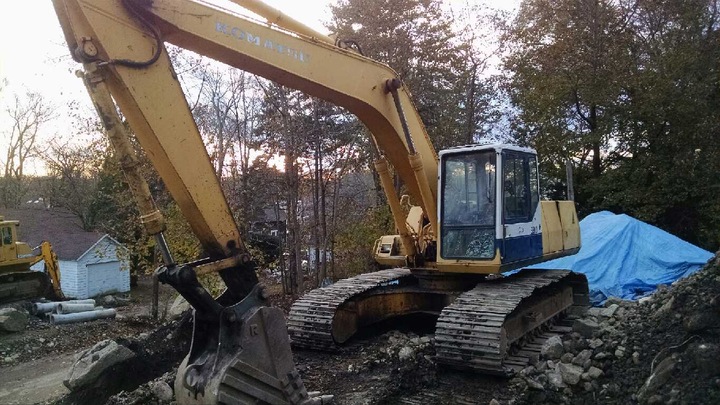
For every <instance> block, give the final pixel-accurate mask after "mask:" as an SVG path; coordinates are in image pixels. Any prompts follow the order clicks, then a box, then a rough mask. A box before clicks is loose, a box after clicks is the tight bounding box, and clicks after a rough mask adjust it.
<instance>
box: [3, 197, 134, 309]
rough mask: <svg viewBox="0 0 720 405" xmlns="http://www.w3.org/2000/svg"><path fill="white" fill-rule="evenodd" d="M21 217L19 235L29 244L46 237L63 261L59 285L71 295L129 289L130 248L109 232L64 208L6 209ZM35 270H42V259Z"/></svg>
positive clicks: (5, 212) (106, 292) (89, 295)
mask: <svg viewBox="0 0 720 405" xmlns="http://www.w3.org/2000/svg"><path fill="white" fill-rule="evenodd" d="M3 214H4V215H5V217H6V218H11V219H17V220H19V221H20V229H19V237H20V240H21V241H24V242H28V243H29V244H30V246H37V245H39V244H40V243H41V242H42V241H44V240H46V241H48V242H50V243H51V244H52V246H53V250H55V253H56V254H57V256H58V262H59V263H58V264H59V265H60V286H61V287H62V290H63V293H64V294H65V296H66V297H68V298H80V299H83V298H92V297H97V296H101V295H105V294H112V293H124V292H129V291H130V267H129V263H128V260H127V257H128V255H127V249H126V248H125V247H124V246H122V244H121V243H120V242H118V241H117V240H115V239H114V238H112V237H111V236H109V235H107V234H102V233H98V232H87V231H84V230H83V229H82V228H81V227H80V226H79V221H78V220H77V217H75V216H74V215H72V214H70V213H68V212H66V211H61V210H56V209H55V210H53V209H50V210H47V209H42V208H40V209H38V208H21V209H7V210H3ZM32 269H33V270H38V271H42V270H43V263H42V262H40V263H37V264H35V265H34V266H33V267H32Z"/></svg>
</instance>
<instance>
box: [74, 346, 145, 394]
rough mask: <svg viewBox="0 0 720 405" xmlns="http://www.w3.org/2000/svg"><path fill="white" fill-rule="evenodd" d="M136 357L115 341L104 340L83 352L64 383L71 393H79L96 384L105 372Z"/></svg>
mask: <svg viewBox="0 0 720 405" xmlns="http://www.w3.org/2000/svg"><path fill="white" fill-rule="evenodd" d="M133 357H135V353H134V352H133V351H132V350H130V349H128V348H127V347H125V346H121V345H119V344H117V342H115V341H114V340H103V341H102V342H98V343H97V344H95V346H93V347H92V348H90V349H88V350H86V351H84V352H82V353H81V354H80V356H79V358H78V359H77V360H76V361H75V364H73V366H72V368H71V369H70V376H69V377H68V379H67V380H65V381H63V383H64V384H65V386H66V387H67V388H68V389H69V390H70V391H78V390H80V389H82V388H84V387H87V386H89V385H91V384H92V383H94V382H95V381H96V380H97V379H98V378H99V377H100V375H102V373H103V371H105V370H107V369H108V368H110V367H112V366H114V365H116V364H119V363H122V362H124V361H126V360H129V359H131V358H133Z"/></svg>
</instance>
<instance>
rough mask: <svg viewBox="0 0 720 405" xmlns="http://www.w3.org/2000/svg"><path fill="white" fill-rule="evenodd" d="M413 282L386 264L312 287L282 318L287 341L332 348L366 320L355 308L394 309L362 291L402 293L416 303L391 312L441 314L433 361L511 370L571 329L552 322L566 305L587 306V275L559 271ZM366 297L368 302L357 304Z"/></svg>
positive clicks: (498, 371) (409, 275) (384, 311)
mask: <svg viewBox="0 0 720 405" xmlns="http://www.w3.org/2000/svg"><path fill="white" fill-rule="evenodd" d="M417 281H418V280H417V278H416V277H415V276H414V275H413V274H412V273H411V271H410V270H408V269H391V270H383V271H379V272H375V273H369V274H363V275H360V276H357V277H353V278H350V279H345V280H341V281H339V282H337V283H335V284H334V285H332V286H329V287H325V288H319V289H316V290H313V291H310V292H309V293H307V294H306V295H305V296H303V297H302V298H300V299H299V300H297V301H296V302H295V303H294V304H293V306H292V308H291V310H290V315H289V317H288V322H287V323H288V332H289V335H290V338H291V340H292V344H293V346H295V347H300V348H308V349H315V350H333V349H335V348H337V345H338V344H341V343H343V342H345V341H346V340H347V339H348V338H349V337H350V336H351V335H352V333H354V331H355V330H356V329H357V327H360V326H363V325H365V324H367V323H370V322H364V321H358V319H360V318H352V316H353V314H355V313H362V312H371V313H373V314H374V315H375V318H372V319H371V320H373V321H376V320H379V319H380V316H379V315H378V314H385V315H388V314H387V313H388V312H392V311H391V307H390V305H388V303H389V302H391V301H390V300H384V301H375V302H373V301H369V300H368V297H371V298H373V297H375V298H378V297H388V296H390V295H392V294H401V293H403V292H405V293H407V295H404V296H403V297H402V299H401V300H400V301H401V302H404V303H407V302H411V301H415V302H414V303H413V304H412V305H408V306H404V307H401V309H405V310H406V311H405V312H403V311H402V310H397V307H395V308H394V309H396V310H395V312H394V313H393V314H391V315H399V314H403V313H409V312H411V311H407V309H408V308H411V309H412V310H415V311H417V310H418V309H422V310H424V312H433V313H436V314H438V313H439V314H440V315H439V317H438V320H437V324H436V330H435V350H436V356H437V357H436V359H437V362H438V363H440V364H445V365H449V366H451V367H453V368H460V369H470V370H474V371H478V372H482V373H486V374H495V375H502V376H509V375H512V374H513V373H514V372H516V371H518V370H520V369H522V368H523V367H525V366H526V365H527V364H528V363H529V361H530V359H531V358H532V357H536V356H538V355H539V351H540V346H541V344H542V341H544V340H545V339H547V338H548V337H550V336H552V335H556V334H562V333H566V332H568V331H569V330H570V328H568V327H567V326H563V325H560V324H559V323H558V322H559V321H560V320H561V318H562V316H563V315H564V314H565V312H566V311H567V310H568V309H569V308H570V307H572V306H575V305H578V306H586V305H587V304H588V286H587V280H586V278H585V276H584V275H582V274H577V273H572V272H570V271H564V270H523V271H521V272H519V273H517V274H514V275H512V276H509V277H503V278H500V279H497V280H486V281H483V282H481V283H479V284H477V285H476V286H475V287H474V288H472V289H469V290H467V291H465V292H463V291H431V290H428V289H426V288H425V289H424V288H422V287H420V286H419V285H418V284H417ZM438 296H442V298H443V299H444V301H443V300H441V299H437V297H438ZM366 302H369V303H370V305H369V306H363V303H366ZM443 302H444V303H443ZM418 303H420V304H418ZM368 308H370V310H369V309H368ZM348 314H350V315H348ZM348 316H350V318H348ZM388 316H389V315H388ZM348 319H350V321H348Z"/></svg>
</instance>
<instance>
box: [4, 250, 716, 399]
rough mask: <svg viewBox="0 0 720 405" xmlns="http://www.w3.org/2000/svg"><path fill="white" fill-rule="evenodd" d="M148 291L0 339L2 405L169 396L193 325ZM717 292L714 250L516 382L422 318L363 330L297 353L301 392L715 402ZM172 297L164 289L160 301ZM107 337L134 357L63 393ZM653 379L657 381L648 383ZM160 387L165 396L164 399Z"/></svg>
mask: <svg viewBox="0 0 720 405" xmlns="http://www.w3.org/2000/svg"><path fill="white" fill-rule="evenodd" d="M264 283H268V281H267V280H265V281H264ZM269 290H270V291H271V294H272V298H271V301H272V302H273V304H274V305H275V306H278V307H280V308H283V309H284V310H285V311H286V312H287V310H288V309H289V306H290V305H291V303H292V300H291V299H290V298H289V297H287V296H284V295H282V294H281V291H280V289H279V288H278V287H277V286H271V288H269ZM150 292H151V286H150V280H149V279H145V280H141V282H140V285H139V287H138V288H136V289H134V290H133V292H132V299H131V305H129V306H127V307H122V308H119V309H118V310H119V313H120V314H121V315H122V316H121V317H119V318H118V319H116V320H112V321H97V322H93V323H86V324H76V325H63V326H58V327H56V326H50V325H48V324H46V323H44V322H43V321H41V320H38V319H35V320H33V321H32V322H31V324H30V326H29V328H28V330H27V331H26V332H25V333H21V334H15V335H2V336H0V359H7V358H11V361H10V362H5V360H3V362H2V364H1V365H0V404H25V403H28V404H29V403H53V404H57V405H65V404H86V403H107V404H112V405H131V404H132V405H140V404H172V403H174V401H172V399H171V398H172V389H171V388H170V387H172V384H173V381H174V370H175V368H176V367H177V365H178V363H179V361H180V359H181V358H182V357H183V355H184V353H186V351H187V350H188V343H189V341H190V330H191V327H190V324H191V322H190V318H189V316H188V314H187V313H186V314H185V315H184V316H183V317H182V318H179V319H178V320H175V321H172V322H165V323H162V322H156V321H153V320H152V319H150V318H149V313H150ZM719 293H720V260H719V259H717V258H716V259H713V260H712V261H711V263H710V264H709V265H708V266H707V267H706V268H705V269H704V270H702V271H700V272H698V273H697V274H696V275H693V276H691V277H689V278H688V279H686V280H682V281H680V282H678V283H677V284H676V285H673V286H669V287H663V288H661V289H660V290H659V291H658V292H657V293H656V294H654V295H653V297H652V298H650V299H648V300H646V301H645V302H643V303H640V304H639V303H635V302H629V301H612V302H608V304H607V306H608V307H607V308H595V309H593V311H589V312H588V313H587V314H586V315H584V316H585V318H582V320H583V321H593V322H596V324H595V327H596V330H595V331H594V332H593V333H591V334H590V335H587V336H585V335H581V333H578V332H577V331H576V332H573V333H571V334H568V335H566V336H564V337H563V341H562V345H561V346H560V352H559V353H558V357H555V358H552V359H551V358H549V357H541V358H540V359H538V360H537V361H535V362H534V363H533V364H532V365H530V366H528V367H527V368H526V369H524V370H522V371H521V372H520V373H519V374H518V375H517V376H516V377H514V378H512V379H504V378H496V377H490V376H482V375H477V374H472V373H464V372H459V371H454V370H450V369H446V368H443V367H441V366H438V365H437V364H436V363H435V361H434V356H435V352H434V347H433V344H434V336H433V331H434V322H435V319H434V318H433V317H432V316H429V315H417V316H411V317H405V318H402V319H400V320H397V319H396V320H392V321H389V322H385V323H382V324H379V325H375V326H374V327H372V328H368V329H365V330H364V331H363V332H361V333H359V334H358V335H357V336H355V337H354V338H353V339H351V340H350V341H349V342H348V343H347V344H346V345H345V346H343V347H342V348H341V349H340V350H339V351H337V352H333V353H324V352H315V351H309V350H297V349H295V350H294V351H293V354H294V357H295V363H296V366H297V369H298V371H299V372H300V374H301V376H302V379H303V381H304V383H305V386H306V388H307V390H308V391H320V392H321V393H322V394H330V395H334V397H335V402H334V403H335V404H338V405H349V404H353V405H354V404H368V405H369V404H406V405H427V404H465V405H467V404H492V405H505V404H507V405H510V404H514V405H521V404H606V403H611V404H665V403H668V404H672V403H675V404H710V403H718V402H717V401H720V363H719V362H718V361H717V359H718V358H720V295H718V294H719ZM173 296H174V293H173V291H172V290H171V289H169V288H168V287H163V290H162V297H163V298H162V300H161V301H163V303H161V308H164V307H165V308H167V307H168V306H169V305H170V303H171V300H172V298H173ZM607 311H609V312H611V315H607V316H606V315H604V314H605V312H607ZM161 312H163V311H162V310H161ZM104 339H116V340H117V341H118V342H119V343H120V344H122V345H125V346H126V347H128V348H131V349H132V350H133V352H135V353H137V354H138V355H137V358H136V359H134V360H132V361H130V362H128V364H126V365H124V366H122V367H116V368H114V369H112V370H110V371H109V372H108V374H107V375H105V376H104V377H102V378H101V379H100V381H99V382H98V384H97V386H95V387H93V388H92V389H91V390H89V391H88V392H86V393H82V394H77V393H72V394H68V393H67V392H68V391H67V390H66V389H65V387H64V386H63V385H62V380H63V379H64V378H66V375H67V371H68V370H67V369H68V366H69V365H70V363H71V362H72V361H73V359H74V353H75V352H77V351H79V350H82V349H85V348H88V347H90V346H92V345H93V344H94V343H95V342H98V341H100V340H104ZM583 356H585V358H584V359H583V361H579V359H581V358H583ZM583 362H584V365H583V366H581V364H583ZM659 363H662V365H659ZM576 364H577V366H575V365H576ZM573 370H575V371H576V375H575V377H574V381H573V375H572V372H573ZM593 370H595V372H596V374H597V375H595V376H591V374H592V371H593ZM668 370H669V371H668ZM566 374H567V375H566ZM553 377H554V378H553ZM659 379H662V384H658V383H657V382H654V381H659ZM118 381H122V384H119V383H118ZM163 389H164V390H165V392H167V391H168V390H169V391H170V399H167V398H166V399H162V398H161V397H162V396H163V395H161V394H162V392H163ZM115 393H117V394H115ZM113 394H115V395H113Z"/></svg>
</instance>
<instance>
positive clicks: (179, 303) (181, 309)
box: [168, 295, 192, 319]
mask: <svg viewBox="0 0 720 405" xmlns="http://www.w3.org/2000/svg"><path fill="white" fill-rule="evenodd" d="M190 309H192V307H191V306H190V304H189V303H188V302H187V301H185V298H183V296H182V295H178V296H177V298H175V301H173V303H172V305H171V306H170V310H168V318H170V319H177V318H179V317H181V316H182V314H184V313H185V311H189V310H190Z"/></svg>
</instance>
